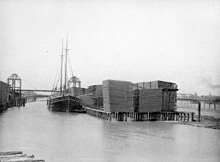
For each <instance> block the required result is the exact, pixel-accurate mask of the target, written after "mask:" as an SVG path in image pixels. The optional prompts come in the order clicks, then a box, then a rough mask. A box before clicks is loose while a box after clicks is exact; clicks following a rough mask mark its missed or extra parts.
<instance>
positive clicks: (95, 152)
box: [0, 101, 220, 162]
mask: <svg viewBox="0 0 220 162" xmlns="http://www.w3.org/2000/svg"><path fill="white" fill-rule="evenodd" d="M12 150H21V151H23V152H24V153H27V154H29V155H31V154H34V155H35V157H36V158H42V159H45V160H46V161H47V162H52V161H53V162H61V161H65V162H68V161H102V162H105V161H109V162H110V161H220V130H214V129H207V128H198V127H192V126H186V125H179V124H170V123H165V122H164V123H162V122H116V121H115V122H114V121H113V122H108V121H105V120H101V119H98V118H95V117H93V116H90V115H87V114H74V113H71V114H70V113H59V112H51V111H49V110H48V109H47V107H46V102H43V101H38V102H35V103H29V104H26V107H21V108H12V109H8V110H7V111H5V112H4V113H2V114H0V151H12Z"/></svg>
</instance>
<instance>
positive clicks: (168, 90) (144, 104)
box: [133, 81, 177, 112]
mask: <svg viewBox="0 0 220 162" xmlns="http://www.w3.org/2000/svg"><path fill="white" fill-rule="evenodd" d="M133 89H134V90H138V91H139V94H138V97H139V98H138V99H136V98H137V97H135V100H138V101H139V103H138V105H137V104H136V105H135V107H136V109H135V111H136V112H158V111H173V110H176V91H177V85H176V84H175V83H171V82H164V81H152V82H140V83H136V84H134V88H133Z"/></svg>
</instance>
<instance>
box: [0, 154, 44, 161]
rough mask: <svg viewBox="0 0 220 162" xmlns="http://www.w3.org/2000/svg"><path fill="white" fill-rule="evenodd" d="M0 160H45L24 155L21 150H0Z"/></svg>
mask: <svg viewBox="0 0 220 162" xmlns="http://www.w3.org/2000/svg"><path fill="white" fill-rule="evenodd" d="M0 161H1V162H12V161H13V162H45V160H41V159H39V160H38V159H34V155H30V156H28V155H26V154H23V153H22V152H21V151H10V152H0Z"/></svg>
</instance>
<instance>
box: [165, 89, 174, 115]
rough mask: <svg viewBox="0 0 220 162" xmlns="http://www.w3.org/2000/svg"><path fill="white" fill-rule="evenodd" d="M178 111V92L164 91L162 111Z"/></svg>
mask: <svg viewBox="0 0 220 162" xmlns="http://www.w3.org/2000/svg"><path fill="white" fill-rule="evenodd" d="M172 110H176V91H169V90H166V91H165V90H164V91H163V107H162V111H172Z"/></svg>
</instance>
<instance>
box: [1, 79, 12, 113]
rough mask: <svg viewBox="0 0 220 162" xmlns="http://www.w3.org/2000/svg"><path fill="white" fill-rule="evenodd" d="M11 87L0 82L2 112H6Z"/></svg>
mask: <svg viewBox="0 0 220 162" xmlns="http://www.w3.org/2000/svg"><path fill="white" fill-rule="evenodd" d="M9 89H10V85H9V84H7V83H4V82H2V81H0V112H1V111H3V110H5V109H6V107H7V104H8V102H9Z"/></svg>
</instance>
